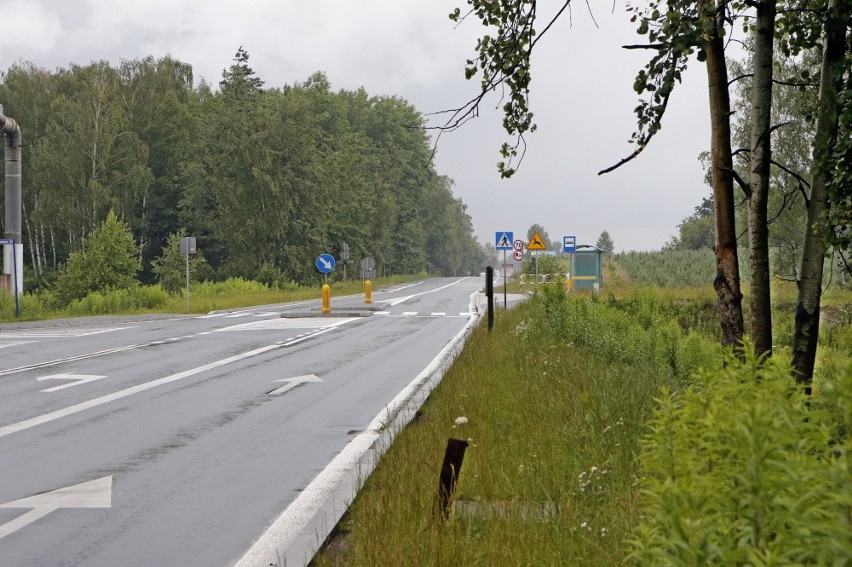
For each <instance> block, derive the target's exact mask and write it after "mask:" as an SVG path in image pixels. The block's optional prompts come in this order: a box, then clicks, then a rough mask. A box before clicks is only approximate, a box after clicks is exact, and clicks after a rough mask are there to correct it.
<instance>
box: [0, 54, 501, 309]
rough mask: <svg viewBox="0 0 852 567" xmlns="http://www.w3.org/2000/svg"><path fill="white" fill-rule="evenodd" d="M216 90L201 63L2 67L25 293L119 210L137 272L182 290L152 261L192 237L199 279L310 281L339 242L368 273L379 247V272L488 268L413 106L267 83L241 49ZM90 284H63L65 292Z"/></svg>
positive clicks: (310, 82)
mask: <svg viewBox="0 0 852 567" xmlns="http://www.w3.org/2000/svg"><path fill="white" fill-rule="evenodd" d="M220 87H221V89H220V90H219V91H218V92H213V91H212V90H211V89H210V86H209V85H207V84H206V83H204V82H202V83H201V84H200V85H197V86H195V85H193V72H192V67H191V66H190V65H188V64H186V63H182V62H180V61H176V60H174V59H171V58H170V57H164V58H161V59H154V58H153V57H146V58H143V59H141V60H133V61H123V62H122V63H121V64H120V65H119V66H118V67H117V68H113V67H111V66H110V65H109V64H108V63H106V62H100V63H96V64H92V65H88V66H85V67H81V66H76V65H73V66H71V67H70V68H69V69H59V70H57V71H56V72H47V71H45V70H43V69H39V68H37V67H35V66H34V65H32V64H28V63H24V62H22V63H18V64H15V65H13V66H12V67H10V68H9V70H8V72H7V73H5V74H3V73H0V100H3V101H4V102H5V103H6V108H5V111H6V112H7V113H8V114H9V115H10V116H14V117H15V118H16V119H17V120H18V121H19V122H20V123H21V124H22V125H24V126H25V127H26V136H27V143H26V144H25V145H24V154H25V155H24V159H23V162H22V166H23V168H24V170H23V176H22V179H23V187H22V189H23V204H24V210H25V211H26V213H25V214H26V222H25V223H24V235H23V240H24V242H23V243H24V250H25V260H24V264H25V266H26V269H27V270H29V273H28V274H27V276H28V277H27V279H26V282H27V286H28V288H29V289H34V288H36V287H37V288H39V289H42V288H44V287H47V286H48V285H49V284H50V282H51V279H52V272H53V270H54V267H55V266H60V265H63V264H65V263H67V262H68V260H69V257H70V255H71V253H72V252H75V251H79V250H82V249H83V241H84V240H85V238H86V236H87V235H89V234H91V233H92V232H93V231H94V230H95V229H96V228H97V227H98V226H99V224H100V223H101V222H102V221H103V220H104V219H105V218H106V215H107V213H108V212H109V211H110V210H114V211H116V214H117V215H118V216H119V217H120V218H121V219H123V220H124V221H125V222H126V223H127V225H128V227H129V229H130V231H131V233H132V234H133V238H134V240H135V242H136V245H137V249H138V254H139V255H140V257H141V260H142V270H141V272H140V273H139V274H138V278H139V279H140V281H141V282H143V283H153V282H155V281H161V282H162V283H163V285H164V286H165V287H166V288H167V289H170V290H176V289H177V285H176V281H172V280H171V279H169V278H166V279H165V280H163V279H159V280H158V274H156V273H155V272H154V268H155V265H157V264H155V262H154V261H155V259H157V258H158V257H159V261H162V260H168V258H167V257H166V256H163V254H164V252H163V250H164V249H166V248H168V246H169V236H170V235H173V234H176V233H178V232H180V231H181V230H184V229H185V231H186V232H183V233H181V234H192V235H193V236H196V237H197V239H198V245H199V248H200V249H201V250H203V251H204V257H205V258H206V260H207V264H206V265H200V266H198V275H197V278H198V279H201V280H204V279H220V280H221V279H226V278H228V277H241V278H254V277H256V276H257V275H258V274H262V275H263V278H264V280H265V281H268V283H270V284H271V283H272V281H273V280H276V281H278V282H280V285H289V283H290V282H299V283H307V282H311V281H314V280H315V278H316V276H317V274H316V270H315V269H314V261H315V259H316V257H317V256H318V255H319V254H320V253H323V252H334V251H336V250H338V249H339V245H340V242H342V241H344V240H345V241H347V242H348V243H349V245H350V247H351V251H352V260H353V262H356V264H355V266H357V262H358V261H359V260H360V259H361V258H363V257H366V256H373V257H375V258H376V260H377V263H378V266H377V268H378V269H380V270H381V273H383V274H402V273H417V272H420V271H428V272H430V273H440V274H444V275H468V274H470V273H479V272H480V271H481V270H482V269H483V268H484V266H485V264H486V261H487V260H486V258H487V256H486V254H484V253H483V248H482V246H481V245H480V243H479V242H477V240H476V239H475V238H474V237H473V231H472V225H471V220H470V216H469V215H468V213H467V210H466V206H465V205H464V203H463V202H461V201H460V200H459V199H457V198H455V197H454V196H453V191H452V190H453V187H452V180H450V179H447V178H445V177H442V176H440V175H438V174H437V172H436V171H435V169H434V164H433V162H432V149H431V146H430V144H431V141H430V139H429V136H428V134H427V132H426V131H425V129H424V128H423V126H424V121H423V117H422V116H421V115H420V113H419V112H418V111H417V110H416V109H415V108H413V107H412V106H411V105H410V104H409V103H407V102H406V101H404V100H402V99H401V98H399V97H394V96H370V95H369V94H368V93H367V92H366V91H365V90H364V89H358V90H357V91H339V92H335V91H334V90H333V89H332V88H331V83H330V81H329V80H328V78H327V77H326V76H325V75H324V74H323V73H314V74H312V75H311V76H310V77H308V79H307V80H306V81H304V82H302V83H295V84H293V85H285V86H283V87H281V88H265V87H264V84H263V81H262V79H260V78H259V77H257V76H256V74H255V72H254V70H253V69H252V68H251V67H250V66H249V54H248V53H247V52H246V51H245V50H244V49H242V48H240V49H239V50H238V51H237V53H236V55H235V56H234V59H233V62H232V64H231V65H230V66H228V67H226V68H225V69H224V71H223V74H222V81H221V83H220ZM152 116H155V117H156V119H155V120H152V118H151V117H152ZM223 125H224V126H223ZM159 261H158V262H159ZM264 266H266V267H264ZM270 268H273V269H274V270H277V271H278V272H280V273H275V274H273V273H272V272H271V271H270V270H269V269H270ZM356 273H357V269H356ZM159 275H162V276H164V275H165V274H163V273H162V272H161V273H160V274H159ZM270 278H271V279H270ZM172 279H174V278H172ZM33 284H35V285H33ZM86 291H88V290H77V291H76V292H75V293H70V290H67V289H65V288H63V289H62V294H61V295H62V296H63V297H62V299H61V301H62V302H65V301H69V300H70V299H72V298H80V297H82V296H83V295H85V293H86ZM57 295H60V294H57Z"/></svg>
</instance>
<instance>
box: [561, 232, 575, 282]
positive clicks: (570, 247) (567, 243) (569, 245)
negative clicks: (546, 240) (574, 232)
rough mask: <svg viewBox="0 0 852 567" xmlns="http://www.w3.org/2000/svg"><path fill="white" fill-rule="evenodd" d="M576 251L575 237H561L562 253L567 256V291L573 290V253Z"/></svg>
mask: <svg viewBox="0 0 852 567" xmlns="http://www.w3.org/2000/svg"><path fill="white" fill-rule="evenodd" d="M576 251H577V237H576V236H563V237H562V252H564V253H566V254H568V282H567V285H568V289H571V290H573V289H574V252H576Z"/></svg>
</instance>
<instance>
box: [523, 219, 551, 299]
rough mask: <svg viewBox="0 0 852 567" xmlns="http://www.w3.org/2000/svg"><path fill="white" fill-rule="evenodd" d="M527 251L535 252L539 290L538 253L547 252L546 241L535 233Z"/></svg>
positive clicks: (536, 281)
mask: <svg viewBox="0 0 852 567" xmlns="http://www.w3.org/2000/svg"><path fill="white" fill-rule="evenodd" d="M527 250H529V251H531V252H534V254H533V255H534V256H535V285H536V289H537V288H538V253H539V252H542V251H544V250H547V246H546V245H545V244H544V239H543V238H542V237H541V235H540V234H539V233H538V232H534V233H533V235H532V238H530V242H529V244H527Z"/></svg>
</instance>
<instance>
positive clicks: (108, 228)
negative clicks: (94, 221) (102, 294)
mask: <svg viewBox="0 0 852 567" xmlns="http://www.w3.org/2000/svg"><path fill="white" fill-rule="evenodd" d="M140 269H142V265H141V263H140V261H139V254H138V251H137V249H136V243H135V242H134V241H133V235H132V234H131V232H130V229H129V228H128V227H127V225H126V224H124V223H122V222H121V221H119V220H118V217H117V216H116V214H115V213H114V212H112V211H110V212H109V214H108V215H107V218H106V220H104V222H102V223H101V224H100V226H99V227H98V228H97V230H95V231H94V232H92V233H91V234H90V235H89V236H88V237H86V242H85V245H84V246H83V249H82V250H79V251H77V252H73V253H72V254H71V256H69V258H68V263H67V264H66V265H65V267H64V268H63V269H62V271H61V273H60V274H59V277H58V278H57V281H56V288H55V294H56V295H55V298H56V301H57V303H58V305H59V306H63V305H67V304H69V303H70V302H72V301H73V300H75V299H82V298H84V297H85V296H86V295H87V294H88V293H90V292H93V291H103V290H108V289H128V288H131V287H135V286H137V285H139V282H138V281H137V280H136V274H137V272H139V270H140Z"/></svg>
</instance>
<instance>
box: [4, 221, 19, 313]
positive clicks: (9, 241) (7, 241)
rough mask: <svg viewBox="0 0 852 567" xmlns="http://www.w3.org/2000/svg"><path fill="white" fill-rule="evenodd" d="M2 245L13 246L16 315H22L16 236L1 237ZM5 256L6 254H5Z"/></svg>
mask: <svg viewBox="0 0 852 567" xmlns="http://www.w3.org/2000/svg"><path fill="white" fill-rule="evenodd" d="M0 246H11V247H12V254H11V255H12V281H14V282H15V284H14V286H13V287H14V290H15V317H16V318H20V317H21V303H20V300H19V299H18V296H19V295H20V294H19V293H18V250H17V248H16V247H15V239H14V238H0ZM4 256H5V255H4Z"/></svg>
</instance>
